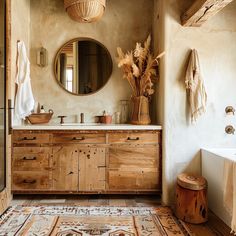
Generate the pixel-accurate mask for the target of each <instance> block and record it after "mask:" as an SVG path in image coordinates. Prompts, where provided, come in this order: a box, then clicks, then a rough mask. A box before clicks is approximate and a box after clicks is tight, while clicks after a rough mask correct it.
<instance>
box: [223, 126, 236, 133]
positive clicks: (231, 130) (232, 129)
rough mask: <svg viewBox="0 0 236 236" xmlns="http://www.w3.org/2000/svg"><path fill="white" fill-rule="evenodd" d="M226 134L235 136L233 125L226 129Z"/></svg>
mask: <svg viewBox="0 0 236 236" xmlns="http://www.w3.org/2000/svg"><path fill="white" fill-rule="evenodd" d="M225 132H226V133H227V134H234V132H235V128H234V127H233V126H232V125H228V126H226V127H225Z"/></svg>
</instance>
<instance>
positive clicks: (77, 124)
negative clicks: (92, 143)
mask: <svg viewBox="0 0 236 236" xmlns="http://www.w3.org/2000/svg"><path fill="white" fill-rule="evenodd" d="M61 125H62V126H97V125H102V124H99V123H63V124H61Z"/></svg>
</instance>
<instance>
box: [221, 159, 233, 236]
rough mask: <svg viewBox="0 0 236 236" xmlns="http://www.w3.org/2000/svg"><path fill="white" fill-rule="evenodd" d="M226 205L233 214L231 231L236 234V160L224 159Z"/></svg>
mask: <svg viewBox="0 0 236 236" xmlns="http://www.w3.org/2000/svg"><path fill="white" fill-rule="evenodd" d="M223 186H224V189H223V192H224V206H225V208H226V209H227V211H228V212H229V213H230V214H231V215H232V221H231V230H232V231H231V233H234V234H235V235H236V162H235V161H231V160H225V161H224V185H223Z"/></svg>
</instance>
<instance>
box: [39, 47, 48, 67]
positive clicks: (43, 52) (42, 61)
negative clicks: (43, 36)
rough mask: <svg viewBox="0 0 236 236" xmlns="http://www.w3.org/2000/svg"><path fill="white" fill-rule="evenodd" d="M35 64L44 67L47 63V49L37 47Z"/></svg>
mask: <svg viewBox="0 0 236 236" xmlns="http://www.w3.org/2000/svg"><path fill="white" fill-rule="evenodd" d="M37 65H38V66H40V67H45V66H47V65H48V51H47V49H46V48H43V47H41V48H39V49H38V50H37Z"/></svg>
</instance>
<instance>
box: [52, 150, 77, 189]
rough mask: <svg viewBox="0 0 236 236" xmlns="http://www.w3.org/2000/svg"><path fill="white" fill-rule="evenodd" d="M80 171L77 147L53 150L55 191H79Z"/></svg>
mask: <svg viewBox="0 0 236 236" xmlns="http://www.w3.org/2000/svg"><path fill="white" fill-rule="evenodd" d="M78 169H79V167H78V149H77V147H76V146H58V147H54V148H53V171H52V177H53V190H55V191H78Z"/></svg>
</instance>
